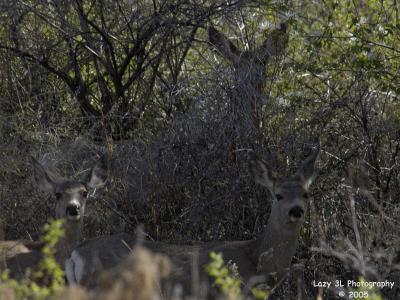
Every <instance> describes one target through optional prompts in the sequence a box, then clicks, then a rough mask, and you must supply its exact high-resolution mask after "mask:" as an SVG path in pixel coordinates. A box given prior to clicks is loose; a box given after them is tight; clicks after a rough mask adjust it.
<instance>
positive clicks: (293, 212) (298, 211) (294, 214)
mask: <svg viewBox="0 0 400 300" xmlns="http://www.w3.org/2000/svg"><path fill="white" fill-rule="evenodd" d="M303 215H304V209H303V208H301V207H300V206H295V207H292V208H291V209H290V210H289V217H290V218H293V219H300V218H301V217H302V216H303Z"/></svg>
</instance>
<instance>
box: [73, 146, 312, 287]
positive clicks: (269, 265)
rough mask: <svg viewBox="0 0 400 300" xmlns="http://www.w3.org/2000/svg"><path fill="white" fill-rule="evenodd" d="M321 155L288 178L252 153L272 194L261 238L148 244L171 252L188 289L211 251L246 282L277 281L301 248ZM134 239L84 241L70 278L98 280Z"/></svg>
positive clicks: (176, 278)
mask: <svg viewBox="0 0 400 300" xmlns="http://www.w3.org/2000/svg"><path fill="white" fill-rule="evenodd" d="M317 156H318V151H315V152H314V153H312V154H311V155H310V156H309V157H308V158H307V159H306V160H305V161H304V162H303V164H302V165H301V167H300V168H299V170H298V171H297V173H295V174H294V175H293V176H291V177H290V178H288V179H284V180H277V179H276V178H275V176H274V175H273V173H272V171H271V169H270V168H269V167H268V166H267V165H265V164H264V163H263V162H261V161H260V160H258V158H257V157H256V156H255V155H254V154H252V155H251V159H250V170H251V172H252V174H253V177H254V178H255V181H256V182H257V183H259V184H261V185H264V186H265V187H267V188H268V190H269V191H270V192H271V195H272V198H273V202H272V207H271V215H270V217H269V220H268V223H267V226H266V228H265V230H264V232H263V233H262V234H261V235H260V236H259V237H258V238H257V239H255V240H250V241H226V242H212V243H204V244H201V245H196V246H187V245H186V246H185V245H172V244H168V243H164V242H153V241H145V242H144V246H145V247H147V248H149V249H150V250H152V251H153V252H156V253H163V254H166V255H167V256H169V258H170V259H171V261H172V263H173V270H172V276H171V281H172V282H173V283H179V284H182V285H183V286H184V288H185V291H190V285H191V279H190V274H191V272H192V269H193V266H192V261H193V255H198V262H199V265H198V267H199V268H200V269H199V271H200V278H201V280H202V281H203V280H206V278H207V274H205V272H204V265H205V264H207V263H209V252H211V251H214V252H220V253H222V255H223V257H224V260H225V262H228V261H231V262H232V263H234V264H236V266H237V267H238V272H239V274H240V276H241V278H242V280H243V283H245V284H247V283H251V285H254V284H256V283H264V282H276V281H277V280H280V279H282V278H284V276H285V275H286V273H287V272H288V269H289V267H290V263H291V260H292V257H293V255H294V253H295V251H296V248H297V244H298V238H299V234H300V229H301V226H302V224H303V221H304V215H305V212H306V201H307V198H308V188H309V186H310V184H311V182H312V181H313V179H314V175H313V174H314V163H315V160H316V158H317ZM134 245H135V238H134V237H132V236H130V235H128V234H117V235H113V236H103V237H98V238H95V239H92V240H88V241H86V242H84V243H82V244H81V245H79V246H78V247H77V248H76V249H75V250H74V251H73V252H72V255H71V257H70V258H69V259H68V260H67V262H66V270H67V278H68V281H69V283H79V284H83V285H92V284H94V280H95V278H96V277H97V275H98V274H99V273H100V272H102V271H103V270H107V269H108V268H111V267H112V266H114V265H117V264H119V263H120V262H122V261H123V260H124V258H125V257H127V256H128V254H129V253H130V249H132V248H133V247H134Z"/></svg>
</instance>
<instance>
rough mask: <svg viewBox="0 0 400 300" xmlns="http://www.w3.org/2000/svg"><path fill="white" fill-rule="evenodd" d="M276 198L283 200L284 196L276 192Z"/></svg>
mask: <svg viewBox="0 0 400 300" xmlns="http://www.w3.org/2000/svg"><path fill="white" fill-rule="evenodd" d="M275 197H276V200H278V201H281V200H282V199H283V196H282V195H281V194H275Z"/></svg>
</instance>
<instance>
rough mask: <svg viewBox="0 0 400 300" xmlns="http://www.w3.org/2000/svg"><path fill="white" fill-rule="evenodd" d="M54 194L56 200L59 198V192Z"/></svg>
mask: <svg viewBox="0 0 400 300" xmlns="http://www.w3.org/2000/svg"><path fill="white" fill-rule="evenodd" d="M54 196H55V197H56V199H57V200H60V199H61V196H62V195H61V193H55V194H54Z"/></svg>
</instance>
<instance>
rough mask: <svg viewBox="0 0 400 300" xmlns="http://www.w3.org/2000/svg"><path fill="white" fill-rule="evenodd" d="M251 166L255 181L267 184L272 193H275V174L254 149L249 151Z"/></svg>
mask: <svg viewBox="0 0 400 300" xmlns="http://www.w3.org/2000/svg"><path fill="white" fill-rule="evenodd" d="M249 168H250V172H251V174H252V176H253V178H254V181H255V182H257V183H258V184H261V185H263V186H265V187H266V188H267V189H268V190H269V191H270V192H271V193H274V186H275V182H276V178H275V176H274V175H273V174H272V171H271V169H270V168H269V167H268V166H267V165H266V164H264V163H263V162H262V161H261V160H260V159H259V158H258V157H257V155H256V154H255V153H254V152H252V151H251V152H250V153H249Z"/></svg>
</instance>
